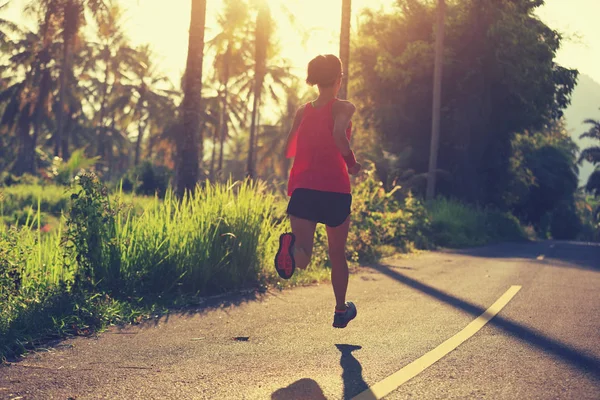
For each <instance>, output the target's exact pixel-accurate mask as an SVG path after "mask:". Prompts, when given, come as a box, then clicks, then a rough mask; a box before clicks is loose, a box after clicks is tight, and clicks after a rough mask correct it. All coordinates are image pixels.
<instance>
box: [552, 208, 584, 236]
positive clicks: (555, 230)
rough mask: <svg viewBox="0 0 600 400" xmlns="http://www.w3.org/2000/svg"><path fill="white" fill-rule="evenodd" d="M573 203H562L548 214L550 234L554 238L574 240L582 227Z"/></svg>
mask: <svg viewBox="0 0 600 400" xmlns="http://www.w3.org/2000/svg"><path fill="white" fill-rule="evenodd" d="M582 225H583V224H582V223H581V220H580V219H579V215H578V213H577V209H576V208H575V205H574V204H569V203H563V204H561V205H560V206H559V207H557V208H556V209H555V210H554V211H553V212H552V213H551V214H550V234H551V235H552V238H553V239H556V240H575V239H577V237H578V236H579V234H580V233H581V231H582V229H583V226H582Z"/></svg>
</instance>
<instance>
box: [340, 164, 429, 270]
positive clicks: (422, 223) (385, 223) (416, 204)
mask: <svg viewBox="0 0 600 400" xmlns="http://www.w3.org/2000/svg"><path fill="white" fill-rule="evenodd" d="M396 190H397V189H396ZM396 190H392V191H390V192H386V191H385V190H384V188H383V185H382V184H381V182H380V181H379V180H378V179H377V178H376V177H375V171H374V170H373V169H367V170H366V171H365V173H364V175H363V177H362V178H360V179H359V180H358V181H357V182H356V184H355V186H354V190H353V215H352V224H351V228H350V233H349V235H348V251H349V252H350V256H351V258H352V259H354V260H356V261H358V260H360V261H373V260H375V259H377V258H378V257H380V256H381V250H382V249H383V248H385V247H386V246H392V247H394V248H397V249H400V250H403V251H406V250H410V249H412V248H414V247H416V248H427V247H429V246H430V242H429V240H428V236H429V231H430V222H429V218H428V216H427V212H426V210H425V208H424V207H423V205H422V203H421V202H420V201H419V200H417V199H415V198H414V197H412V196H411V195H409V196H407V197H406V198H405V199H404V204H403V203H401V202H400V201H398V200H397V199H396V197H395V191H396Z"/></svg>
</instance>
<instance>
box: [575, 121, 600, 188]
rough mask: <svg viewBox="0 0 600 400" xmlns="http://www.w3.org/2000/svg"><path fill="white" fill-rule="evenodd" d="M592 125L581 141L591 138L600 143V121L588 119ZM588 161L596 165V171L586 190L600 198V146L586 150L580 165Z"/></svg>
mask: <svg viewBox="0 0 600 400" xmlns="http://www.w3.org/2000/svg"><path fill="white" fill-rule="evenodd" d="M584 122H585V123H586V124H590V125H591V127H590V129H589V130H588V131H587V132H586V133H584V134H583V135H581V139H583V138H589V139H595V140H598V141H600V120H593V119H587V120H585V121H584ZM584 160H585V161H588V162H590V163H591V164H592V165H594V167H595V170H594V172H593V173H592V175H590V177H589V178H588V181H587V184H586V185H585V190H586V191H587V192H589V193H591V194H593V195H594V196H596V197H598V196H600V146H591V147H588V148H587V149H584V150H583V151H582V152H581V155H580V156H579V163H582V162H583V161H584Z"/></svg>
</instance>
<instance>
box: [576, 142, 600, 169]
mask: <svg viewBox="0 0 600 400" xmlns="http://www.w3.org/2000/svg"><path fill="white" fill-rule="evenodd" d="M583 161H587V162H590V163H592V164H594V165H596V164H600V146H593V147H588V148H587V149H584V150H583V151H582V152H581V154H580V155H579V161H578V163H579V164H581V163H582V162H583Z"/></svg>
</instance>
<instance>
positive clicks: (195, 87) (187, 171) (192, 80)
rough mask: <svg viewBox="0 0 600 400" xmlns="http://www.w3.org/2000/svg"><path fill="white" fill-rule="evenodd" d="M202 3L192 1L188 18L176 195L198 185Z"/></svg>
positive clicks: (202, 44)
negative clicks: (187, 41)
mask: <svg viewBox="0 0 600 400" xmlns="http://www.w3.org/2000/svg"><path fill="white" fill-rule="evenodd" d="M205 24H206V0H192V15H191V20H190V33H189V45H188V58H187V66H186V70H185V77H184V87H183V92H184V97H183V103H182V111H183V130H182V132H181V135H180V136H179V137H178V140H177V147H178V149H177V150H178V151H177V152H178V157H177V159H178V161H177V175H176V191H177V195H178V196H179V197H180V198H182V197H183V196H184V194H185V192H186V191H193V190H194V189H195V186H196V184H197V182H198V173H199V159H200V157H202V153H203V149H202V145H203V143H202V137H200V136H201V134H200V132H199V131H200V120H201V114H200V113H201V110H202V104H201V103H202V61H203V59H204V28H205Z"/></svg>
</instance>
